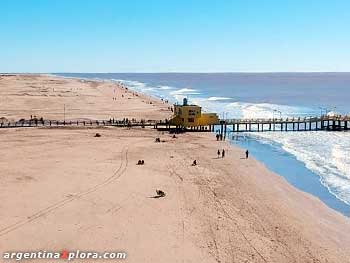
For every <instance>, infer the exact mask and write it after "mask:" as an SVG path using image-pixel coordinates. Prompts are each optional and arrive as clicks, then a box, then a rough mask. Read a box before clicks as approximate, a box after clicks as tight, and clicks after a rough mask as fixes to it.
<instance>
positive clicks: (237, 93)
mask: <svg viewBox="0 0 350 263" xmlns="http://www.w3.org/2000/svg"><path fill="white" fill-rule="evenodd" d="M57 75H61V76H65V77H78V78H90V79H109V80H114V81H121V82H123V83H124V84H126V85H127V86H129V87H130V88H131V89H134V90H136V91H140V92H143V93H146V94H149V95H152V96H156V97H160V98H164V99H168V100H169V101H171V102H174V103H175V102H181V101H182V99H183V98H185V97H186V98H188V100H189V102H190V103H194V104H199V105H200V106H202V107H203V110H204V111H208V112H216V113H218V114H219V116H220V117H221V118H280V117H283V118H285V117H308V116H319V115H321V114H325V113H327V112H330V111H332V112H337V113H340V114H349V113H350V104H349V99H350V73H208V74H192V73H160V74H156V73H154V74H153V73H152V74H144V73H137V74H136V73H120V74H119V73H109V74H102V73H99V74H92V73H91V74H79V73H76V74H57ZM229 138H231V139H232V138H233V140H231V141H232V143H234V144H237V145H238V146H240V147H242V148H244V149H249V150H250V152H251V154H252V155H253V156H254V157H255V158H256V159H258V160H260V161H262V162H263V163H264V164H265V165H266V166H267V167H268V168H269V169H271V170H272V171H275V172H277V173H278V174H280V175H281V176H283V177H284V178H285V179H286V180H288V181H289V182H290V183H291V184H293V185H294V186H296V187H297V188H299V189H300V190H302V191H305V192H308V193H311V194H313V195H314V196H316V197H318V198H320V199H321V200H322V201H323V202H324V203H326V204H327V205H328V206H330V207H332V208H334V209H336V210H338V211H339V212H341V213H343V214H344V215H347V216H349V215H350V132H326V131H319V132H263V133H244V134H234V133H231V134H230V135H229Z"/></svg>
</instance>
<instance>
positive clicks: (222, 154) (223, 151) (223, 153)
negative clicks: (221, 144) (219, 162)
mask: <svg viewBox="0 0 350 263" xmlns="http://www.w3.org/2000/svg"><path fill="white" fill-rule="evenodd" d="M221 157H222V158H225V149H222V152H221Z"/></svg>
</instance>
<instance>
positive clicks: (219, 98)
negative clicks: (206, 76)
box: [207, 97, 231, 101]
mask: <svg viewBox="0 0 350 263" xmlns="http://www.w3.org/2000/svg"><path fill="white" fill-rule="evenodd" d="M230 99H231V98H227V97H209V98H208V99H207V100H208V101H219V100H230Z"/></svg>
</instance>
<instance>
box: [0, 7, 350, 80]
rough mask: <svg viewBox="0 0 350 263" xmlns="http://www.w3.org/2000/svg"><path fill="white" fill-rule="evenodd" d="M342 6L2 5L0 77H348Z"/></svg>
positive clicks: (347, 24) (348, 19)
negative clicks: (317, 74)
mask: <svg viewBox="0 0 350 263" xmlns="http://www.w3.org/2000/svg"><path fill="white" fill-rule="evenodd" d="M349 10H350V1H348V0H215V1H213V0H173V1H171V0H168V1H167V0H128V1H124V0H0V72H37V73H39V72H40V73H53V72H290V71H291V72H303V71H304V72H305V71H307V72H311V71H326V72H335V71H346V72H349V71H350V33H349V32H350V31H349V28H350V15H349Z"/></svg>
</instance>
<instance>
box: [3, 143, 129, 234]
mask: <svg viewBox="0 0 350 263" xmlns="http://www.w3.org/2000/svg"><path fill="white" fill-rule="evenodd" d="M120 160H121V162H120V165H119V167H118V169H117V170H115V171H114V173H113V175H112V176H110V177H108V178H107V179H105V180H104V181H102V182H100V183H99V184H96V185H94V186H92V187H90V188H88V189H86V190H85V191H81V192H79V193H77V194H75V195H72V196H69V197H67V198H64V199H62V200H61V201H58V202H56V203H53V204H52V205H50V206H47V207H46V208H44V209H42V210H40V211H38V212H36V213H34V214H32V215H30V216H28V217H27V218H26V219H22V220H20V221H17V222H16V223H14V224H11V225H8V226H6V227H4V228H1V229H0V236H4V235H6V234H8V233H10V232H13V231H15V230H17V229H18V228H20V227H22V226H24V225H26V224H28V223H31V222H33V221H34V220H37V219H39V218H41V217H43V216H45V215H47V214H49V213H51V212H53V211H55V210H57V209H59V208H61V207H63V206H65V205H66V204H68V203H71V202H73V201H75V200H77V199H79V198H81V197H83V196H86V195H88V194H91V193H93V192H95V191H97V190H98V189H100V188H102V187H104V186H106V185H108V184H110V183H112V182H114V181H116V180H118V179H119V178H120V177H121V176H122V175H123V174H124V173H125V171H126V168H127V166H128V148H127V147H124V148H123V149H122V151H121V157H120Z"/></svg>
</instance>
